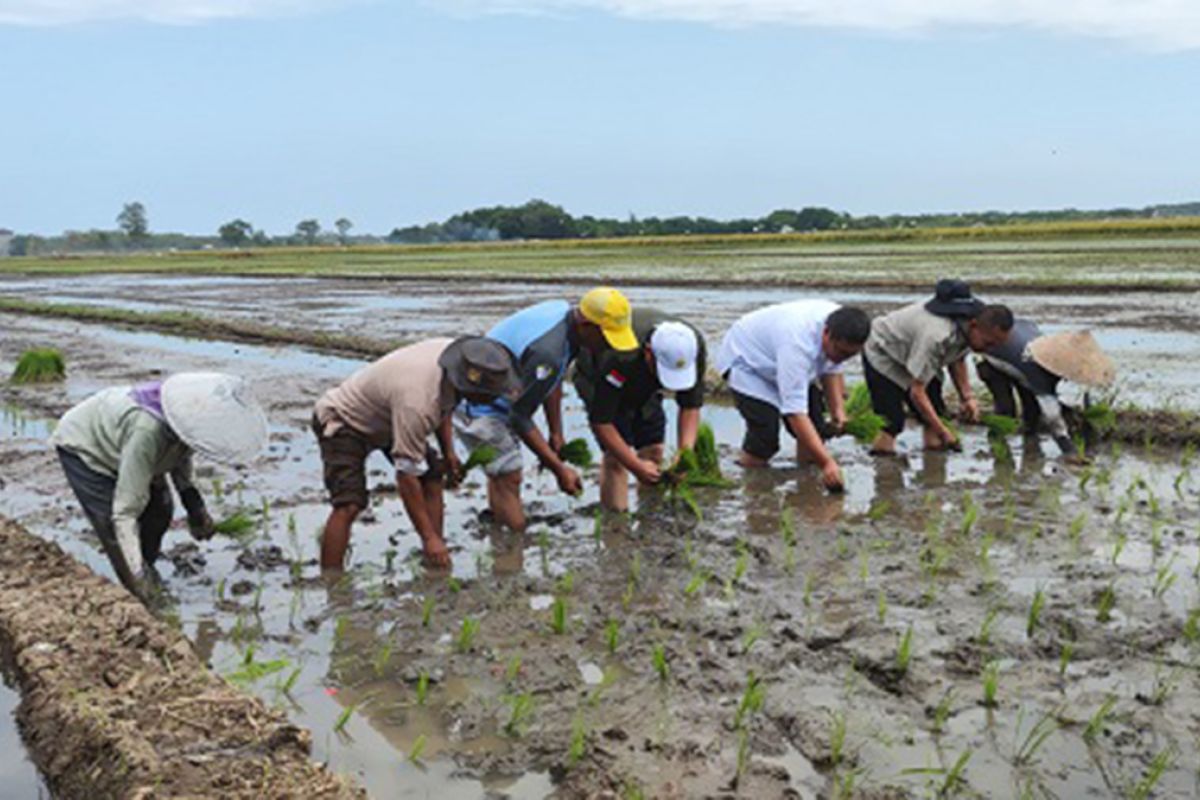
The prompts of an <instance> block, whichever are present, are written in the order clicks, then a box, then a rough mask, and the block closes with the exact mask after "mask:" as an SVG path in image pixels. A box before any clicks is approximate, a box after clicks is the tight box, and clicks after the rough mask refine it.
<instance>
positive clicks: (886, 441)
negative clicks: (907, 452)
mask: <svg viewBox="0 0 1200 800" xmlns="http://www.w3.org/2000/svg"><path fill="white" fill-rule="evenodd" d="M895 453H896V437H895V436H892V435H891V434H890V433H888V432H887V431H884V432H883V433H881V434H879V435H878V436H876V437H875V441H874V442H872V443H871V455H873V456H890V455H895Z"/></svg>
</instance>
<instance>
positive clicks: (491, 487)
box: [488, 469, 525, 533]
mask: <svg viewBox="0 0 1200 800" xmlns="http://www.w3.org/2000/svg"><path fill="white" fill-rule="evenodd" d="M488 507H489V508H491V509H492V513H493V514H495V515H496V521H497V522H499V523H500V524H501V525H507V526H508V527H510V528H512V529H513V530H514V531H517V532H518V533H520V532H521V531H523V530H525V509H524V507H523V506H522V505H521V470H519V469H518V470H514V471H513V472H505V473H503V474H502V475H493V476H489V477H488Z"/></svg>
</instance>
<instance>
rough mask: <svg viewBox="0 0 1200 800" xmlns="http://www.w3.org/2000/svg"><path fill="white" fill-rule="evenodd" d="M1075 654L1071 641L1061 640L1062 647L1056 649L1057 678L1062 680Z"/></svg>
mask: <svg viewBox="0 0 1200 800" xmlns="http://www.w3.org/2000/svg"><path fill="white" fill-rule="evenodd" d="M1074 655H1075V645H1074V643H1072V642H1063V644H1062V649H1060V650H1059V651H1058V679H1059V680H1062V679H1064V678H1066V677H1067V668H1069V667H1070V666H1071V658H1072V657H1073V656H1074Z"/></svg>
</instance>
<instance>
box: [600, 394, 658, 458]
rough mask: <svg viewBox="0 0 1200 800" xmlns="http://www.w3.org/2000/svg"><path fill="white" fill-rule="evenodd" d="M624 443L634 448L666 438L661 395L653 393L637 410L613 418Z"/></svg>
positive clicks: (637, 448)
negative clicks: (652, 396)
mask: <svg viewBox="0 0 1200 800" xmlns="http://www.w3.org/2000/svg"><path fill="white" fill-rule="evenodd" d="M613 425H615V426H616V428H617V432H618V433H620V434H621V438H622V439H624V440H625V444H627V445H629V446H630V447H632V448H633V449H634V450H641V449H642V448H643V447H653V446H654V445H656V444H662V443H663V442H665V441H666V440H667V413H666V412H665V411H663V400H662V395H655V396H654V398H653V399H651V400H649V401H647V402H646V404H645V405H644V406H642V407H641V408H639V409H638V410H637V411H632V412H629V413H627V414H621V415H619V416H618V417H617V418H616V419H614V420H613Z"/></svg>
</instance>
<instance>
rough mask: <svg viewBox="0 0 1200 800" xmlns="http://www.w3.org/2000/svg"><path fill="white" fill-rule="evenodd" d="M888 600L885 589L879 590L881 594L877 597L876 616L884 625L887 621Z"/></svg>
mask: <svg viewBox="0 0 1200 800" xmlns="http://www.w3.org/2000/svg"><path fill="white" fill-rule="evenodd" d="M887 612H888V602H887V595H886V594H884V591H883V589H880V590H879V594H878V596H877V597H876V599H875V618H876V619H878V620H879V624H880V625H883V624H884V623H885V622H887Z"/></svg>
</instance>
